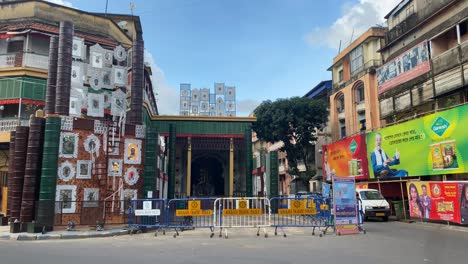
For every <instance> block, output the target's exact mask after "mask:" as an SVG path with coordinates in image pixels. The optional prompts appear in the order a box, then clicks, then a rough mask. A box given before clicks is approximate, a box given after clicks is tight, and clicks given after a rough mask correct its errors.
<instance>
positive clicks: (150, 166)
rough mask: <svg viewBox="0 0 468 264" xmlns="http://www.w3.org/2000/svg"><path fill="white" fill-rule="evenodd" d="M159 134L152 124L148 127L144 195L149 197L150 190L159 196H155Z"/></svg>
mask: <svg viewBox="0 0 468 264" xmlns="http://www.w3.org/2000/svg"><path fill="white" fill-rule="evenodd" d="M158 153H159V149H158V134H157V133H156V129H155V128H153V127H152V126H151V125H148V126H147V128H146V138H145V164H144V173H143V197H146V198H149V197H148V192H149V191H151V192H153V197H152V198H158V197H154V196H155V190H156V177H158V176H159V175H156V171H157V170H156V161H157V158H158Z"/></svg>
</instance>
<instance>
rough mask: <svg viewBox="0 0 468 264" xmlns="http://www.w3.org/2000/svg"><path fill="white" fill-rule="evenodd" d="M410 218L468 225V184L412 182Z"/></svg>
mask: <svg viewBox="0 0 468 264" xmlns="http://www.w3.org/2000/svg"><path fill="white" fill-rule="evenodd" d="M406 188H407V190H408V203H409V212H410V217H412V218H425V219H430V220H440V221H449V222H454V223H459V224H468V182H457V181H453V182H441V181H410V182H408V184H407V185H406Z"/></svg>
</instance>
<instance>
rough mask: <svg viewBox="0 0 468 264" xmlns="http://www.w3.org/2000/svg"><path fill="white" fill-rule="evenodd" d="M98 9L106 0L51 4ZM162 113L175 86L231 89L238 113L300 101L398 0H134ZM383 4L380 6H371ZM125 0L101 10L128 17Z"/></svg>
mask: <svg viewBox="0 0 468 264" xmlns="http://www.w3.org/2000/svg"><path fill="white" fill-rule="evenodd" d="M51 2H62V3H65V4H70V3H71V5H72V6H73V7H74V8H78V9H82V10H85V11H90V12H104V9H105V4H106V1H105V0H69V1H61V0H51ZM131 2H132V3H133V4H134V5H135V9H134V11H133V13H134V14H135V15H139V16H140V18H141V21H142V24H143V37H144V40H145V48H146V49H147V54H146V55H147V60H148V61H149V62H150V63H151V64H152V66H153V72H154V76H153V80H154V81H153V82H154V84H155V86H156V92H157V93H158V97H159V98H158V106H159V110H160V113H161V114H177V112H178V103H179V100H178V96H179V84H180V83H191V84H192V87H196V88H203V87H207V88H211V89H212V87H213V83H214V82H225V83H226V84H227V85H235V86H236V87H237V101H238V106H237V110H238V116H246V115H248V114H249V113H250V112H251V111H252V110H253V109H254V107H255V106H256V105H258V104H259V103H260V102H261V101H263V100H267V99H270V100H275V99H277V98H284V97H292V96H302V95H304V94H305V93H307V92H308V91H309V90H310V89H311V88H312V87H314V86H315V85H316V84H318V83H319V82H320V81H322V80H326V79H330V78H331V73H330V72H328V71H327V68H328V67H329V66H330V65H331V64H332V59H333V57H334V56H335V55H336V54H337V52H338V45H339V41H340V39H341V40H342V41H343V44H342V47H343V46H346V45H348V44H349V41H350V39H351V32H352V31H353V29H354V31H355V33H354V37H356V36H358V34H360V33H362V32H363V31H365V30H366V29H367V28H368V27H369V26H372V25H375V24H377V23H382V22H384V20H383V16H384V15H385V13H386V12H388V11H390V9H391V8H392V7H393V6H394V5H396V4H397V2H398V0H385V1H372V0H359V1H358V0H353V1H339V0H328V1H313V0H236V1H234V0H151V1H148V0H146V1H143V0H133V1H131ZM376 2H384V3H376ZM129 3H130V1H123V0H109V6H108V12H109V13H121V14H130V12H131V11H130V9H129Z"/></svg>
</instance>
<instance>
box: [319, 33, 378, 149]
mask: <svg viewBox="0 0 468 264" xmlns="http://www.w3.org/2000/svg"><path fill="white" fill-rule="evenodd" d="M385 33H386V28H383V27H372V28H370V29H369V30H367V31H366V32H364V33H363V34H362V35H361V36H359V37H358V38H357V39H356V40H355V41H353V42H352V43H351V44H350V45H349V46H348V47H346V48H345V49H344V50H343V51H341V52H340V53H339V54H338V55H337V56H336V57H335V58H334V59H333V65H332V66H331V67H330V68H329V69H328V70H330V71H331V72H332V80H333V88H332V92H331V96H330V128H331V134H332V139H333V141H335V140H337V139H340V138H344V137H347V136H351V135H356V134H359V133H362V132H366V131H370V130H372V129H375V128H378V127H379V126H380V120H379V115H378V114H377V113H378V112H379V108H378V100H377V99H378V97H377V87H376V81H375V78H376V74H375V70H376V68H377V67H379V66H380V65H381V64H382V59H381V55H380V54H379V53H378V51H379V50H380V49H381V48H382V47H383V46H384V42H385Z"/></svg>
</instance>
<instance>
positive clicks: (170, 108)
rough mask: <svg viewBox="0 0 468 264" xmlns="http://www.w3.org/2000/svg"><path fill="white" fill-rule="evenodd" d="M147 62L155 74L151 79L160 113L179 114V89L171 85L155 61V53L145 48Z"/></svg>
mask: <svg viewBox="0 0 468 264" xmlns="http://www.w3.org/2000/svg"><path fill="white" fill-rule="evenodd" d="M144 61H145V64H148V65H149V66H150V67H151V71H152V72H153V75H152V76H151V81H152V83H153V90H154V94H155V96H156V100H157V102H156V103H157V105H158V111H159V114H160V115H178V114H179V91H178V89H177V88H175V87H171V86H170V85H169V84H168V83H167V81H166V77H165V75H164V72H163V71H162V70H161V68H160V67H159V66H158V65H157V64H156V62H155V61H154V57H153V55H152V54H151V53H150V52H149V51H148V50H146V49H145V57H144Z"/></svg>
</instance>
